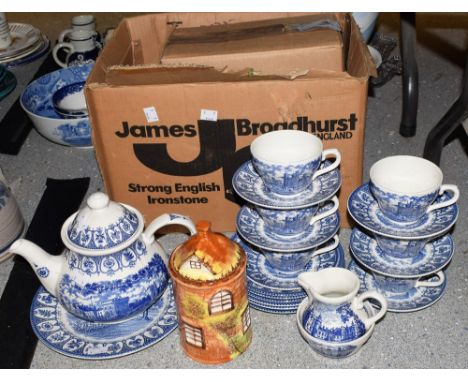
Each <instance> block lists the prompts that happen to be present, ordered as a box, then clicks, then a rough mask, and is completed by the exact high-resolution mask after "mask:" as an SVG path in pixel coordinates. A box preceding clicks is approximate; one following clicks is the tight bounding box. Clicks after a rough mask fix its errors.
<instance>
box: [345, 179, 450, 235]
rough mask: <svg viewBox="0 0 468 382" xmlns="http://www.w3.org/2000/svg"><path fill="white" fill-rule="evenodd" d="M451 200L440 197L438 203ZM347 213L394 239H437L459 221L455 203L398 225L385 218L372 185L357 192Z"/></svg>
mask: <svg viewBox="0 0 468 382" xmlns="http://www.w3.org/2000/svg"><path fill="white" fill-rule="evenodd" d="M449 199H450V195H449V194H448V193H444V194H443V195H441V196H438V197H437V199H436V202H443V201H446V200H449ZM348 211H349V214H350V215H351V217H352V218H353V219H354V220H355V221H356V222H357V223H358V224H359V225H361V226H362V227H364V228H365V229H367V230H369V231H371V232H375V233H377V234H380V235H382V236H387V237H392V238H395V239H424V238H429V237H436V236H439V235H441V234H443V233H444V232H447V231H448V230H449V229H450V227H452V226H453V225H454V224H455V222H456V221H457V218H458V206H457V204H456V203H454V204H452V205H450V206H448V207H445V208H439V209H437V210H434V211H431V212H429V213H427V214H425V215H424V217H423V218H421V219H420V220H419V221H418V222H414V223H398V222H395V221H393V220H391V219H389V218H388V217H386V216H385V215H384V214H383V213H382V211H381V210H380V208H379V206H378V203H377V201H376V200H375V198H374V196H373V195H372V193H371V192H370V190H369V184H368V183H366V184H363V185H362V186H360V187H359V188H357V189H356V190H354V191H353V192H352V193H351V195H350V196H349V199H348Z"/></svg>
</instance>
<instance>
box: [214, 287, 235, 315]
mask: <svg viewBox="0 0 468 382" xmlns="http://www.w3.org/2000/svg"><path fill="white" fill-rule="evenodd" d="M233 308H234V305H233V303H232V294H231V292H228V291H227V290H222V291H219V292H218V293H216V294H215V295H213V297H211V301H210V314H216V313H221V312H227V311H229V310H232V309H233Z"/></svg>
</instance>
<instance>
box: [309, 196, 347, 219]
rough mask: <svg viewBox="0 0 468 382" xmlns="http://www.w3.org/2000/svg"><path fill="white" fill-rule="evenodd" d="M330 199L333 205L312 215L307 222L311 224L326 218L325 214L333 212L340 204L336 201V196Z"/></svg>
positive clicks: (328, 214)
mask: <svg viewBox="0 0 468 382" xmlns="http://www.w3.org/2000/svg"><path fill="white" fill-rule="evenodd" d="M330 201H331V202H332V203H333V207H332V208H330V209H329V210H326V211H325V212H322V213H321V214H318V215H314V216H313V217H312V219H310V222H309V224H310V225H312V224H314V223H315V222H316V221H318V220H320V219H323V218H326V217H327V216H330V215H331V214H334V213H335V212H336V211H337V210H338V207H339V206H340V202H339V201H338V198H337V197H336V196H334V197H333V198H331V199H330Z"/></svg>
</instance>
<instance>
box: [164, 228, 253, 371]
mask: <svg viewBox="0 0 468 382" xmlns="http://www.w3.org/2000/svg"><path fill="white" fill-rule="evenodd" d="M197 231H198V233H197V234H196V235H194V236H192V237H190V238H189V239H188V240H187V241H186V242H185V243H183V244H181V245H180V246H179V247H177V248H176V249H175V250H174V252H173V254H172V255H171V258H170V261H169V272H170V274H171V278H172V280H173V284H172V285H173V288H174V294H175V300H176V307H177V315H178V320H179V329H180V343H181V345H182V348H183V349H184V351H185V353H186V354H187V355H188V356H189V357H191V358H193V359H194V360H196V361H198V362H202V363H209V364H219V363H224V362H228V361H231V360H233V359H235V358H236V357H237V356H239V355H240V354H242V353H243V352H244V351H245V350H247V348H248V346H249V344H250V342H251V340H252V328H251V325H250V323H251V322H250V310H249V303H248V299H247V280H246V265H247V258H246V255H245V253H244V251H243V249H242V248H241V247H240V246H239V245H238V244H237V243H234V242H233V241H231V240H229V239H228V238H227V237H226V236H224V235H222V234H219V233H215V232H212V231H211V230H210V223H209V222H207V221H200V222H198V223H197Z"/></svg>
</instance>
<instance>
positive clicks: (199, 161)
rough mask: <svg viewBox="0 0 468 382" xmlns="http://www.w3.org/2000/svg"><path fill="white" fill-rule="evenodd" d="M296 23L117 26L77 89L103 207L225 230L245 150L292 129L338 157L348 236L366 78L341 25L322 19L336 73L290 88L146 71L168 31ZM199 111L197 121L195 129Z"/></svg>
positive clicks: (212, 19) (207, 71) (268, 80)
mask: <svg viewBox="0 0 468 382" xmlns="http://www.w3.org/2000/svg"><path fill="white" fill-rule="evenodd" d="M300 15H303V14H286V13H281V14H272V13H170V14H154V15H145V16H139V17H135V18H129V19H125V20H123V22H122V23H121V24H120V25H119V27H118V28H117V30H116V31H115V34H114V38H113V39H112V40H111V41H110V42H109V43H108V44H107V45H106V47H105V48H104V50H103V52H102V54H101V55H100V57H99V59H98V60H97V62H96V64H95V66H94V68H93V70H92V72H91V74H90V76H89V78H88V81H87V86H86V99H87V103H88V107H89V113H90V119H91V124H92V127H93V142H94V146H95V149H96V156H97V161H98V164H99V167H100V169H101V172H102V176H103V180H104V184H105V187H106V190H107V192H108V193H109V194H110V196H111V198H112V199H114V200H117V201H120V202H124V203H128V204H130V205H132V206H134V207H136V208H137V209H139V210H140V211H141V212H142V213H143V214H144V215H145V218H146V220H147V221H149V220H150V219H153V218H154V217H156V216H159V215H160V214H161V213H164V212H178V213H182V214H186V215H189V216H191V217H192V218H193V219H194V220H195V221H197V220H200V219H207V220H210V221H212V223H213V229H214V230H217V231H234V230H235V217H236V214H237V212H238V210H239V204H238V203H243V201H242V200H239V199H238V198H237V197H236V195H235V194H234V192H233V190H232V185H231V179H232V175H233V174H234V172H235V171H236V169H237V168H238V167H239V166H240V165H241V164H242V163H244V162H245V161H247V160H249V159H250V152H249V144H250V142H251V141H252V140H253V139H254V138H255V137H257V136H258V135H259V134H263V133H267V132H269V131H271V130H272V129H282V128H296V129H297V128H300V129H303V130H307V131H309V132H311V133H313V134H316V135H317V136H319V137H320V138H321V139H322V140H323V142H324V146H325V148H329V147H336V148H338V149H339V150H340V151H341V153H342V164H341V166H340V168H341V174H342V178H343V184H342V187H341V190H340V193H339V196H340V212H341V218H342V226H349V221H348V222H347V213H346V200H347V197H348V195H349V194H350V192H351V191H352V190H354V189H355V188H356V187H358V186H359V185H360V184H361V182H362V156H363V140H364V126H365V119H366V104H367V83H368V77H369V75H370V74H374V75H375V66H374V64H373V61H372V58H371V56H370V54H369V52H368V50H367V48H366V45H365V43H364V42H363V40H362V37H361V34H360V32H359V28H358V27H357V25H356V24H355V23H354V21H353V20H352V18H349V17H348V16H347V15H345V14H336V15H334V14H331V15H330V14H325V15H324V17H336V19H337V20H338V21H339V22H340V25H341V26H342V30H343V42H344V49H345V63H346V72H330V71H326V72H322V71H314V70H311V71H309V72H308V73H307V74H305V75H303V76H299V77H297V78H295V79H294V80H291V79H288V78H285V77H281V76H249V75H243V74H242V73H235V74H233V73H222V72H220V71H217V70H215V69H213V68H206V67H164V66H161V65H156V64H154V63H155V62H159V60H160V58H161V55H162V53H163V51H164V47H165V45H166V42H167V41H168V38H169V36H170V34H171V32H172V30H173V28H174V27H173V25H174V24H179V25H183V26H184V27H194V26H201V25H213V24H216V23H233V22H245V21H255V20H264V19H272V18H281V17H288V16H300ZM203 110H205V111H208V112H207V113H205V114H206V115H207V116H208V118H201V114H203V113H202V111H203ZM210 111H215V112H216V113H217V116H216V118H213V117H214V115H213V113H211V112H210ZM205 114H203V115H205ZM210 118H211V119H214V121H210V120H209V119H210ZM206 119H208V120H206Z"/></svg>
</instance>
